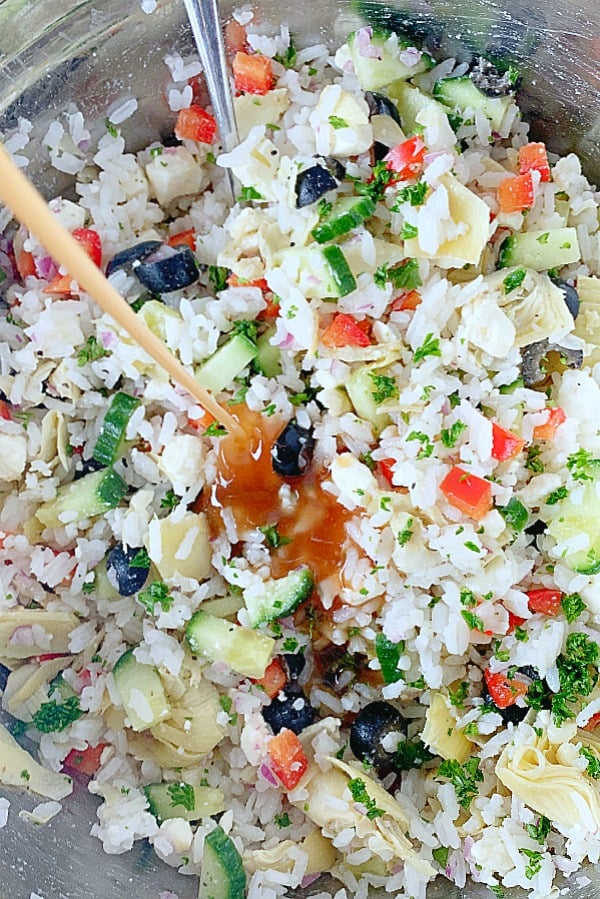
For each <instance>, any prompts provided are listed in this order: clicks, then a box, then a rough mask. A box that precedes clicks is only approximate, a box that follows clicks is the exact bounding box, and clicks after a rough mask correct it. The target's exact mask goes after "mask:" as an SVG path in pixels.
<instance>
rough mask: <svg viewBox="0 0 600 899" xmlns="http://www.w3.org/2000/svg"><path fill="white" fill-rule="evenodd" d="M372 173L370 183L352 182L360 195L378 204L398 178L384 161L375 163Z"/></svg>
mask: <svg viewBox="0 0 600 899" xmlns="http://www.w3.org/2000/svg"><path fill="white" fill-rule="evenodd" d="M331 118H332V117H331V116H330V117H329V121H330V124H331ZM342 121H343V119H342ZM333 127H335V126H333ZM371 172H372V175H371V178H370V179H369V180H368V181H361V180H360V179H352V180H355V185H354V188H355V190H356V192H357V193H358V194H362V195H363V196H367V197H371V199H372V200H374V201H375V202H377V200H381V198H382V197H383V195H384V193H385V191H386V189H387V188H388V187H389V185H390V184H391V183H392V181H394V179H395V177H396V176H395V174H394V172H392V171H391V169H388V167H387V163H386V162H384V160H383V159H382V160H380V161H379V162H376V163H375V165H374V166H373V168H372V169H371Z"/></svg>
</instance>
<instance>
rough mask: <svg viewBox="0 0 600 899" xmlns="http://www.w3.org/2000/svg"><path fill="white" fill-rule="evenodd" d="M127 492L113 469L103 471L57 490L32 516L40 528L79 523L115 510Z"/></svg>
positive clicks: (121, 479)
mask: <svg viewBox="0 0 600 899" xmlns="http://www.w3.org/2000/svg"><path fill="white" fill-rule="evenodd" d="M126 492H127V484H126V483H125V481H124V480H123V478H122V477H121V475H119V474H117V472H116V471H115V470H114V469H113V468H103V469H102V470H101V471H92V472H90V474H87V475H85V476H84V477H82V478H79V480H78V481H72V482H71V483H70V484H67V485H66V486H65V487H61V488H60V490H59V491H58V494H57V496H56V497H55V499H51V500H49V501H48V502H46V503H42V505H41V506H40V507H39V509H38V510H37V512H36V513H35V517H36V518H37V519H38V521H40V522H41V523H42V524H43V525H44V527H47V528H58V527H63V526H64V525H65V524H67V523H69V524H71V523H75V524H79V523H80V522H81V521H83V520H84V519H87V518H95V517H96V516H98V515H102V514H103V513H104V512H107V511H108V510H109V509H115V508H116V507H117V506H118V505H119V503H120V502H121V500H122V499H123V497H124V496H125V494H126Z"/></svg>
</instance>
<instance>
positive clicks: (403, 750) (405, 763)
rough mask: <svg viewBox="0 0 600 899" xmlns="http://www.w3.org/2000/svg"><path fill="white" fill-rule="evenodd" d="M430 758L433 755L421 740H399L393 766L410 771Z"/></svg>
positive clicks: (399, 769) (398, 769) (397, 769)
mask: <svg viewBox="0 0 600 899" xmlns="http://www.w3.org/2000/svg"><path fill="white" fill-rule="evenodd" d="M409 686H413V685H412V684H409ZM432 758H434V756H433V755H432V753H431V752H430V751H429V750H428V749H427V747H426V746H425V744H424V743H422V742H421V740H401V742H400V743H398V748H397V749H396V752H395V754H394V768H395V769H396V771H410V770H411V769H412V768H420V767H421V766H422V765H424V764H425V762H430V761H431V759H432Z"/></svg>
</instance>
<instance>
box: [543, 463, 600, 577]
mask: <svg viewBox="0 0 600 899" xmlns="http://www.w3.org/2000/svg"><path fill="white" fill-rule="evenodd" d="M585 474H586V477H589V478H590V480H588V481H583V482H582V483H580V484H579V485H578V486H577V487H575V488H574V489H573V490H571V492H570V493H569V494H568V495H567V496H566V497H565V499H563V500H561V502H560V503H558V505H556V506H553V507H552V508H553V509H554V510H556V511H555V514H554V517H553V518H552V520H551V521H549V522H548V531H547V533H548V534H549V535H550V536H551V537H553V538H554V539H555V540H556V541H557V543H558V544H563V543H565V542H566V541H571V540H573V543H574V546H576V544H577V540H578V538H579V539H581V537H582V536H584V537H587V546H585V547H584V548H581V549H576V548H574V549H573V550H569V549H566V550H565V551H564V552H563V553H561V554H560V558H562V560H563V561H564V563H565V565H567V566H568V567H569V568H571V569H572V570H573V571H576V572H577V573H578V574H585V575H588V576H592V575H595V574H600V463H595V464H594V463H593V462H592V463H590V464H589V465H588V466H586V471H585ZM557 557H558V556H557Z"/></svg>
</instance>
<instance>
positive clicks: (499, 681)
mask: <svg viewBox="0 0 600 899" xmlns="http://www.w3.org/2000/svg"><path fill="white" fill-rule="evenodd" d="M483 676H484V678H485V683H486V686H487V688H488V692H489V694H490V696H491V697H492V699H493V701H494V705H497V706H498V708H499V709H507V708H508V707H509V706H511V705H514V704H515V702H516V701H517V699H518V698H519V696H526V695H527V690H528V686H527V684H526V683H524V682H523V681H520V680H513V679H512V678H508V677H506V675H505V674H502V672H500V671H497V672H495V673H492V672H491V671H490V669H489V668H486V670H485V671H484V673H483Z"/></svg>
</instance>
